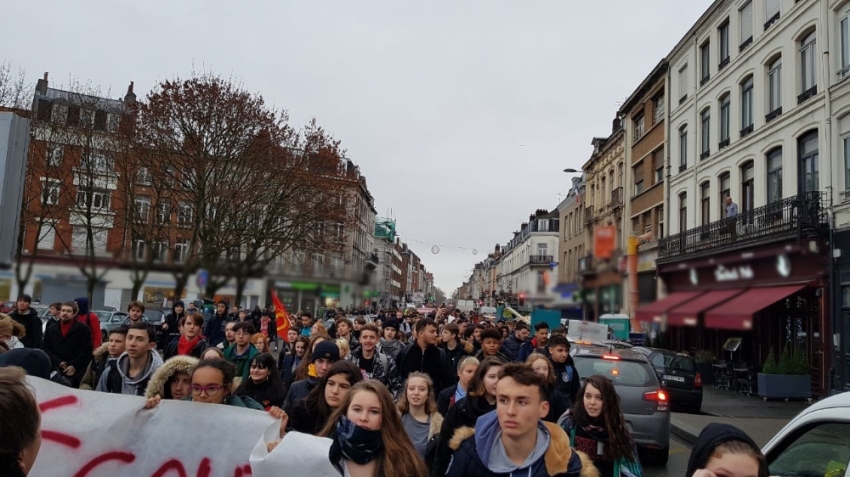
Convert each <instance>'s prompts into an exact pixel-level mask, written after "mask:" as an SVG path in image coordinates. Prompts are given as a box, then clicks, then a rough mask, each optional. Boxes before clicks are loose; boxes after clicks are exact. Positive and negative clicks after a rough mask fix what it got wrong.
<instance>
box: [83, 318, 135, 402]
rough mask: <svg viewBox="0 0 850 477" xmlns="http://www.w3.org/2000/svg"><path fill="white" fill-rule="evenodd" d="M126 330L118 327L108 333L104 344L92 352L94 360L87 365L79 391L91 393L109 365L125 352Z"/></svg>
mask: <svg viewBox="0 0 850 477" xmlns="http://www.w3.org/2000/svg"><path fill="white" fill-rule="evenodd" d="M126 341H127V328H125V327H123V326H119V327H118V328H115V329H114V330H112V331H110V332H109V336H107V340H106V343H104V344H102V345H101V346H100V348H98V349H96V350H94V359H93V360H92V362H91V363H89V367H88V369H86V374H85V375H83V380H82V381H81V382H80V389H86V390H89V391H93V390H94V389H95V388H97V383H99V382H100V377H101V376H103V372H104V371H105V370H106V368H107V366H109V363H111V362H113V361H116V360H117V359H118V358H119V357H121V355H122V354H124V351H125V350H126V346H125V344H126Z"/></svg>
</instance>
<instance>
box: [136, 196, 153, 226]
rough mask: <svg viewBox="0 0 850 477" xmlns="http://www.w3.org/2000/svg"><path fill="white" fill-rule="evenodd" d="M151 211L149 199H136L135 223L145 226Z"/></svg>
mask: <svg viewBox="0 0 850 477" xmlns="http://www.w3.org/2000/svg"><path fill="white" fill-rule="evenodd" d="M150 210H151V199H150V197H136V211H135V212H136V217H135V218H136V221H138V222H140V223H143V224H146V223H148V216H149V215H150Z"/></svg>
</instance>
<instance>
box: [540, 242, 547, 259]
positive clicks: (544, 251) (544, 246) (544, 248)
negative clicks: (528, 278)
mask: <svg viewBox="0 0 850 477" xmlns="http://www.w3.org/2000/svg"><path fill="white" fill-rule="evenodd" d="M548 252H549V247H548V245H547V244H545V243H539V244H537V256H538V257H545V256H546V255H549V253H548Z"/></svg>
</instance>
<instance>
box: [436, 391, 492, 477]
mask: <svg viewBox="0 0 850 477" xmlns="http://www.w3.org/2000/svg"><path fill="white" fill-rule="evenodd" d="M494 409H496V404H490V403H488V402H487V399H486V398H485V397H484V396H478V397H476V396H469V395H467V396H466V397H465V398H463V399H461V400H460V401H458V402H456V403H455V405H454V406H452V407H450V408H449V412H447V413H446V415H445V419H443V425H442V427H441V428H440V437H439V438H438V440H437V451H436V454H435V457H434V465H433V466H432V467H431V476H432V477H439V476H442V475H446V469H448V467H449V462H450V461H451V459H452V450H451V448H449V441H451V439H452V436H454V434H455V432H456V431H457V430H458V429H460V428H461V427H471V428H474V427H475V422H476V421H478V418H479V417H480V416H483V415H484V414H487V413H488V412H490V411H492V410H494Z"/></svg>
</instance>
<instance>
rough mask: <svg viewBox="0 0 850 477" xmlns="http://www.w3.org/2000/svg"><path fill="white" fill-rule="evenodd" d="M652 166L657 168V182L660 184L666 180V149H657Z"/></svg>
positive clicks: (653, 154) (653, 155)
mask: <svg viewBox="0 0 850 477" xmlns="http://www.w3.org/2000/svg"><path fill="white" fill-rule="evenodd" d="M652 164H653V165H654V166H655V182H653V184H658V183H660V182H661V181H663V180H664V148H663V147H662V148H661V149H657V150H656V151H655V152H653V153H652Z"/></svg>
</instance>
